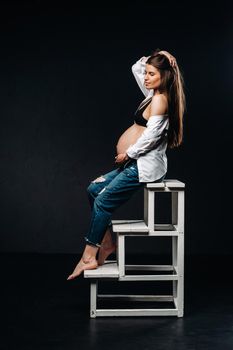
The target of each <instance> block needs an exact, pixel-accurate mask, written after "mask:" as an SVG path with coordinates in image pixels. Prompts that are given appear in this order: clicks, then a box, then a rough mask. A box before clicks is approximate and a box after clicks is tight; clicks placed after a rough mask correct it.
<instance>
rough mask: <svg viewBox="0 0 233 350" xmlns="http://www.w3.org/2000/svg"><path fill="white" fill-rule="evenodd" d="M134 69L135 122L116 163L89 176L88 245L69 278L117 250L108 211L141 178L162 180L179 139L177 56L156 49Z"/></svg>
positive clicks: (120, 144)
mask: <svg viewBox="0 0 233 350" xmlns="http://www.w3.org/2000/svg"><path fill="white" fill-rule="evenodd" d="M132 72H133V74H134V77H135V79H136V82H137V83H138V85H139V87H140V89H141V91H142V93H143V94H144V96H145V99H144V100H143V101H142V103H141V104H140V105H139V107H138V109H137V111H136V112H135V118H134V124H133V125H132V126H130V127H129V128H128V129H127V130H126V131H125V132H124V133H123V134H122V135H121V137H120V138H119V140H118V143H117V145H116V153H117V156H116V157H115V163H116V165H117V166H118V167H117V168H116V169H114V170H112V171H110V172H108V173H106V174H104V175H101V176H100V177H98V178H97V179H95V180H93V181H91V183H90V185H89V186H88V188H87V194H88V199H89V202H90V206H91V209H92V217H91V221H90V227H89V230H88V232H87V234H86V236H85V241H86V247H85V249H84V252H83V255H82V258H81V259H80V261H79V262H78V264H77V265H76V267H75V269H74V270H73V272H72V274H71V275H69V276H68V278H67V280H72V279H74V278H76V277H77V276H79V275H80V274H81V273H82V272H83V271H84V270H89V269H96V268H97V267H98V266H100V265H103V264H104V261H105V259H106V258H107V257H108V256H109V255H110V254H111V253H112V252H113V251H114V250H115V249H116V245H115V244H114V243H113V241H112V235H111V230H110V228H111V216H112V213H113V212H114V211H115V209H117V208H118V207H119V206H120V205H122V204H123V203H125V202H126V201H127V200H129V198H130V197H131V196H132V195H133V194H134V193H135V192H136V191H138V190H139V189H140V188H141V187H142V186H143V185H144V184H145V183H147V182H160V181H162V180H163V179H164V177H165V175H166V173H167V157H166V149H167V147H168V148H174V147H178V146H179V145H180V144H181V143H182V139H183V114H184V110H185V94H184V80H183V76H182V74H181V72H180V70H179V67H178V65H177V62H176V59H175V57H174V56H172V55H171V54H170V53H169V52H167V51H161V50H160V49H156V50H155V51H154V52H153V53H152V55H150V56H148V57H145V56H143V57H141V58H140V59H139V60H138V61H137V62H136V63H135V64H134V65H133V66H132ZM97 253H98V259H97Z"/></svg>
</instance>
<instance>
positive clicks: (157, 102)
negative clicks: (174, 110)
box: [151, 94, 168, 115]
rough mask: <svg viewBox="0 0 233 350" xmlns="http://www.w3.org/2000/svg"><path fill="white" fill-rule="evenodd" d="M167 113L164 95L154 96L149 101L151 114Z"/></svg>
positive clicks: (166, 101) (166, 100)
mask: <svg viewBox="0 0 233 350" xmlns="http://www.w3.org/2000/svg"><path fill="white" fill-rule="evenodd" d="M167 111H168V99H167V96H166V94H156V95H153V96H152V100H151V114H152V115H153V114H166V113H167Z"/></svg>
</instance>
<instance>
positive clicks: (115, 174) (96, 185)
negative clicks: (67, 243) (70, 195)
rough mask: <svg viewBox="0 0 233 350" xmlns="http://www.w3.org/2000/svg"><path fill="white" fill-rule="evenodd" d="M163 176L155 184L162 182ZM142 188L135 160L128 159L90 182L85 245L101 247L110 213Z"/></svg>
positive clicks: (108, 224)
mask: <svg viewBox="0 0 233 350" xmlns="http://www.w3.org/2000/svg"><path fill="white" fill-rule="evenodd" d="M165 175H166V174H165ZM165 175H164V176H163V177H162V178H161V179H159V180H156V181H155V182H161V181H163V179H164V177H165ZM143 186H144V182H139V178H138V167H137V160H136V159H129V160H128V161H127V162H126V163H125V164H123V165H121V166H120V167H119V168H117V169H114V170H112V171H110V172H108V173H106V174H104V175H101V177H99V178H97V179H96V180H94V181H91V183H90V185H89V186H88V187H87V193H88V199H89V202H90V205H91V209H92V216H91V222H90V227H89V230H88V233H87V235H86V236H85V240H86V244H89V245H92V246H96V247H100V246H101V241H102V239H103V237H104V235H105V232H106V230H107V228H108V226H111V217H112V213H113V212H114V211H115V209H117V208H118V207H119V206H121V205H122V204H123V203H125V202H126V201H128V200H129V199H130V197H131V196H132V195H133V194H134V193H135V192H136V191H138V190H139V189H140V188H141V187H143Z"/></svg>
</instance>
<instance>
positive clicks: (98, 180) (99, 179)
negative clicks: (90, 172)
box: [92, 176, 105, 182]
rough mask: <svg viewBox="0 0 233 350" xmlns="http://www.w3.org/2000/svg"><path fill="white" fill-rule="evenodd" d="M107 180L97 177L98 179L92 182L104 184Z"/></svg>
mask: <svg viewBox="0 0 233 350" xmlns="http://www.w3.org/2000/svg"><path fill="white" fill-rule="evenodd" d="M104 181H105V178H104V177H103V176H100V177H97V179H95V180H93V181H92V182H104Z"/></svg>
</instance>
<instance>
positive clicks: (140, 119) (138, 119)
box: [134, 97, 152, 126]
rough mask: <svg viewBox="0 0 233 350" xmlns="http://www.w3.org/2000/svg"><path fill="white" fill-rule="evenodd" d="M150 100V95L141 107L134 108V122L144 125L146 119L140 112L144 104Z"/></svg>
mask: <svg viewBox="0 0 233 350" xmlns="http://www.w3.org/2000/svg"><path fill="white" fill-rule="evenodd" d="M151 100H152V97H151V98H149V100H148V101H147V102H146V103H145V104H144V106H143V107H142V108H140V109H137V110H136V112H135V117H134V121H135V123H136V124H138V125H141V126H146V124H147V122H148V120H147V119H145V118H144V117H143V116H142V113H143V111H144V110H145V109H146V106H147V105H148V104H149V102H151Z"/></svg>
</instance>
